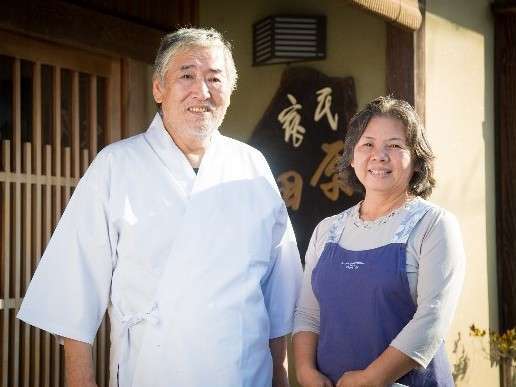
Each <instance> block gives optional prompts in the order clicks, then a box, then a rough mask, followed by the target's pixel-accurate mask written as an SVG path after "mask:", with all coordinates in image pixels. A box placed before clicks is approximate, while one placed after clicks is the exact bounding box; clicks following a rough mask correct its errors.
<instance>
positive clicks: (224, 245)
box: [18, 114, 302, 387]
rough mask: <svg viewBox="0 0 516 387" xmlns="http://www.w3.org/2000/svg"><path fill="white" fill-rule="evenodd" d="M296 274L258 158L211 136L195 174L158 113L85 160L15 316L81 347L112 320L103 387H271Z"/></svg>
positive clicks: (284, 223) (292, 245) (290, 242)
mask: <svg viewBox="0 0 516 387" xmlns="http://www.w3.org/2000/svg"><path fill="white" fill-rule="evenodd" d="M301 276H302V270H301V265H300V260H299V253H298V250H297V246H296V241H295V237H294V233H293V230H292V226H291V224H290V220H289V218H288V214H287V211H286V208H285V206H284V203H283V201H282V199H281V197H280V194H279V192H278V189H277V187H276V184H275V181H274V177H273V176H272V174H271V172H270V170H269V167H268V165H267V163H266V161H265V159H264V158H263V156H262V155H261V153H260V152H258V151H257V150H255V149H253V148H251V147H250V146H248V145H246V144H243V143H241V142H238V141H236V140H233V139H230V138H227V137H225V136H222V135H221V134H220V133H219V132H216V133H215V134H214V135H213V137H212V141H211V144H210V146H209V147H208V149H207V151H206V154H205V155H204V157H203V159H202V163H201V165H200V168H199V171H198V174H197V175H195V173H194V171H193V169H192V167H191V165H190V164H189V163H188V161H187V159H186V157H185V156H184V154H183V153H182V152H181V151H180V150H179V148H177V146H176V145H175V144H174V142H173V141H172V139H171V137H170V136H169V134H168V133H167V131H166V130H165V129H164V127H163V123H162V120H161V117H160V116H159V114H156V116H155V118H154V120H153V121H152V123H151V125H150V127H149V129H148V130H147V131H146V132H145V133H144V134H140V135H137V136H134V137H132V138H129V139H127V140H123V141H119V142H117V143H114V144H111V145H109V146H107V147H106V148H104V149H103V150H102V151H101V152H100V153H99V154H98V156H97V157H96V158H95V160H94V161H93V163H92V164H91V166H90V168H89V169H88V171H87V172H86V174H85V175H84V177H83V178H82V179H81V181H80V182H79V184H78V186H77V188H76V189H75V192H74V194H73V197H72V198H71V200H70V202H69V204H68V206H67V208H66V210H65V212H64V214H63V216H62V218H61V220H60V222H59V224H58V225H57V228H56V230H55V232H54V234H53V236H52V239H51V240H50V242H49V244H48V246H47V249H46V251H45V253H44V254H43V257H42V259H41V262H40V264H39V266H38V268H37V270H36V273H35V274H34V277H33V279H32V282H31V283H30V286H29V289H28V291H27V294H26V295H25V299H24V301H23V304H22V306H21V309H20V311H19V313H18V318H20V319H21V320H23V321H25V322H27V323H29V324H31V325H35V326H37V327H39V328H41V329H44V330H47V331H49V332H51V333H53V334H56V335H59V336H63V337H68V338H72V339H75V340H80V341H83V342H87V343H90V344H91V343H92V342H93V340H94V338H95V335H96V332H97V329H98V327H99V325H100V323H101V321H102V317H103V315H104V313H105V310H106V308H108V311H109V315H110V321H111V344H112V346H111V357H110V370H111V376H110V386H117V385H118V384H119V385H120V387H126V386H208V385H210V386H225V387H228V386H231V387H233V386H249V387H260V386H270V385H271V379H272V363H271V355H270V351H269V345H268V344H269V339H270V338H275V337H280V336H283V335H286V334H288V333H290V332H291V329H292V315H293V310H294V306H295V301H296V298H297V294H298V290H299V288H300V284H301ZM117 374H118V378H119V379H118V380H117ZM117 383H118V384H117Z"/></svg>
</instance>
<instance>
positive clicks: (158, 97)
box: [152, 79, 163, 103]
mask: <svg viewBox="0 0 516 387" xmlns="http://www.w3.org/2000/svg"><path fill="white" fill-rule="evenodd" d="M152 95H153V97H154V101H156V103H161V102H163V85H162V84H161V81H160V80H159V79H154V80H153V81H152Z"/></svg>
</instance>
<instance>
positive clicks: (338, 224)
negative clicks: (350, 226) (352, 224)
mask: <svg viewBox="0 0 516 387" xmlns="http://www.w3.org/2000/svg"><path fill="white" fill-rule="evenodd" d="M352 208H353V207H351V208H348V209H347V210H345V211H342V212H341V213H340V214H338V215H337V219H335V221H334V222H333V224H332V225H331V228H330V232H329V233H328V239H327V240H326V243H339V239H340V236H341V235H342V232H343V231H344V225H345V224H346V219H347V217H348V215H349V214H350V211H351V209H352Z"/></svg>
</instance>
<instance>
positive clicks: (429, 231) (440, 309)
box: [391, 210, 466, 367]
mask: <svg viewBox="0 0 516 387" xmlns="http://www.w3.org/2000/svg"><path fill="white" fill-rule="evenodd" d="M438 212H439V213H438V215H437V216H436V217H435V218H434V219H433V221H432V222H430V224H429V225H428V223H427V222H426V226H427V227H425V222H424V221H423V220H424V218H423V220H422V221H421V222H420V224H419V225H418V226H417V227H416V229H415V230H414V232H413V234H414V236H415V237H414V238H413V241H414V240H416V241H421V242H420V243H419V242H418V243H416V250H418V251H416V252H415V254H418V255H419V270H418V275H417V309H416V313H415V314H414V316H413V318H412V319H411V320H410V321H409V323H408V324H407V325H406V326H405V327H404V328H403V329H402V331H401V332H400V333H399V334H398V335H397V337H396V338H395V339H394V340H393V341H392V343H391V345H392V346H393V347H395V348H397V349H398V350H400V351H401V352H403V353H405V354H406V355H407V356H409V357H411V358H412V359H413V360H415V361H416V362H418V363H419V364H420V365H421V366H423V367H427V366H428V364H429V363H430V361H431V360H432V358H433V357H434V355H435V353H436V352H437V350H438V349H439V347H440V345H441V344H442V342H443V341H444V337H445V336H446V334H447V331H448V329H449V327H450V325H451V322H452V319H453V315H454V313H455V309H456V307H457V303H458V300H459V296H460V293H461V290H462V285H463V282H464V274H465V261H466V259H465V254H464V248H463V243H462V237H461V233H460V228H459V225H458V222H457V219H456V218H455V217H454V216H453V215H452V214H450V213H448V212H446V211H444V210H439V211H438ZM428 215H429V214H427V215H426V216H425V218H426V217H427V216H428ZM413 241H412V243H414V242H413ZM410 244H411V241H410V239H409V245H410ZM409 247H410V246H409Z"/></svg>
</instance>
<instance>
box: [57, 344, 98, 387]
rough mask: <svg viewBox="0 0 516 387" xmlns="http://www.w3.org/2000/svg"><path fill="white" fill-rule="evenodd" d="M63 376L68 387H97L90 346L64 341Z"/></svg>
mask: <svg viewBox="0 0 516 387" xmlns="http://www.w3.org/2000/svg"><path fill="white" fill-rule="evenodd" d="M64 350H65V375H66V383H67V386H68V387H97V383H96V382H95V371H94V369H93V357H92V355H91V345H89V344H87V343H83V342H81V341H77V340H72V339H67V338H65V339H64Z"/></svg>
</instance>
